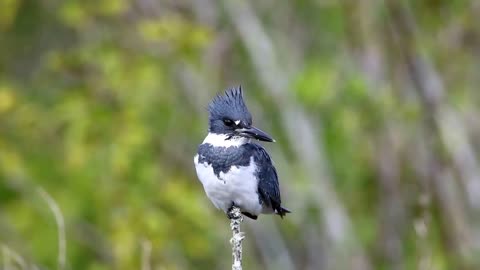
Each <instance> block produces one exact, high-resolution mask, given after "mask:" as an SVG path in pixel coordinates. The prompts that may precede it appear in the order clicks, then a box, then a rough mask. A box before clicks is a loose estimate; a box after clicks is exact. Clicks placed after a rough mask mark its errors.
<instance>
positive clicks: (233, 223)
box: [228, 206, 245, 270]
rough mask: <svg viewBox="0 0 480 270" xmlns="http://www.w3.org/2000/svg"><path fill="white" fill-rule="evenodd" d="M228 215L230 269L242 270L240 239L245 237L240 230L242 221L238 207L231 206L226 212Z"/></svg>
mask: <svg viewBox="0 0 480 270" xmlns="http://www.w3.org/2000/svg"><path fill="white" fill-rule="evenodd" d="M228 214H229V217H230V228H231V229H232V234H233V236H232V239H230V244H232V257H233V264H232V270H242V241H243V239H244V238H245V236H244V233H243V232H241V231H240V224H241V223H242V221H243V215H242V213H241V211H240V208H238V207H235V206H233V207H232V208H231V209H230V211H229V212H228Z"/></svg>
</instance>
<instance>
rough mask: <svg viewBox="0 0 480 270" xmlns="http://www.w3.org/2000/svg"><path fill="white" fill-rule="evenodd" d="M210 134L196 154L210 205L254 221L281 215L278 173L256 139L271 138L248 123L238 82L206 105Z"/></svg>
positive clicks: (283, 209) (197, 171)
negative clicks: (268, 215) (234, 210)
mask: <svg viewBox="0 0 480 270" xmlns="http://www.w3.org/2000/svg"><path fill="white" fill-rule="evenodd" d="M208 114H209V117H208V119H209V121H208V134H207V136H206V137H205V139H204V140H203V142H202V143H201V144H200V145H199V146H198V151H197V154H196V155H195V157H194V164H195V170H196V173H197V176H198V179H199V180H200V182H201V183H202V185H203V188H204V190H205V193H206V195H207V197H208V198H209V199H210V201H211V202H212V203H213V205H214V206H215V207H216V208H218V209H220V210H223V211H224V212H225V213H226V214H227V217H229V218H232V217H231V216H230V215H229V213H230V210H231V209H232V207H238V208H240V210H241V212H242V214H243V215H244V216H246V217H249V218H251V219H254V220H256V219H257V218H258V216H259V215H260V214H276V215H279V216H280V217H282V218H283V217H284V216H285V215H286V214H287V213H290V211H289V210H288V209H286V208H283V207H282V200H281V196H280V185H279V182H278V174H277V170H276V169H275V166H274V165H273V163H272V159H271V158H270V155H269V154H268V153H267V151H266V150H265V148H263V147H262V146H261V145H260V144H258V143H256V142H257V141H264V142H275V140H274V139H273V138H272V137H271V136H270V135H268V134H267V133H265V132H264V131H262V130H260V129H258V128H256V127H254V126H253V125H252V115H251V114H250V112H249V110H248V108H247V106H246V104H245V101H244V100H243V91H242V87H241V86H237V87H231V88H229V89H227V90H225V92H224V93H223V94H218V95H216V96H215V97H214V98H213V99H212V101H211V102H210V103H209V104H208Z"/></svg>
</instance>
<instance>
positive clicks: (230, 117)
mask: <svg viewBox="0 0 480 270" xmlns="http://www.w3.org/2000/svg"><path fill="white" fill-rule="evenodd" d="M208 112H209V132H210V133H215V134H220V135H226V136H227V138H229V139H230V138H234V137H243V138H248V139H256V140H260V141H266V142H274V140H273V138H272V137H271V136H270V135H268V134H267V133H265V132H263V131H261V130H260V129H258V128H256V127H254V126H252V115H251V114H250V112H249V111H248V108H247V105H245V102H244V101H243V94H242V87H241V86H239V87H233V88H230V89H227V90H226V91H225V93H224V94H223V95H217V96H216V97H215V98H214V99H213V100H212V101H211V102H210V104H209V105H208Z"/></svg>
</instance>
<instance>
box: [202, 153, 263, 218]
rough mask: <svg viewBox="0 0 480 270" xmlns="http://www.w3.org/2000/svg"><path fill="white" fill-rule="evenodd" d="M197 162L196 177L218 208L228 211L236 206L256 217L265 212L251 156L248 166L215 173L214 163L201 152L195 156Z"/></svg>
mask: <svg viewBox="0 0 480 270" xmlns="http://www.w3.org/2000/svg"><path fill="white" fill-rule="evenodd" d="M194 162H195V169H196V171H197V176H198V178H199V180H200V182H202V184H203V188H204V190H205V193H206V194H207V196H208V198H209V199H210V200H211V201H212V203H213V204H214V205H215V207H217V208H219V209H222V210H223V211H224V212H227V210H228V208H229V207H230V206H231V205H232V203H234V204H235V205H237V206H239V207H240V208H241V209H242V210H243V211H246V212H249V213H251V214H253V215H258V214H260V213H261V212H262V205H261V203H260V199H259V196H258V178H257V176H256V172H257V167H256V165H255V162H254V158H253V156H251V157H249V162H248V163H246V164H241V165H234V164H232V166H229V167H228V168H224V169H223V170H221V171H215V170H214V166H213V164H212V163H213V162H214V161H213V160H212V161H210V162H209V160H208V159H207V158H206V157H205V156H202V154H201V153H199V154H198V155H196V156H195V158H194Z"/></svg>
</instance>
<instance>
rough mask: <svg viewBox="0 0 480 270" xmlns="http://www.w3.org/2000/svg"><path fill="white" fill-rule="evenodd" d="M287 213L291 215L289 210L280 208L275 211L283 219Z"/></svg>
mask: <svg viewBox="0 0 480 270" xmlns="http://www.w3.org/2000/svg"><path fill="white" fill-rule="evenodd" d="M287 213H291V212H290V210H288V209H287V208H283V207H281V206H280V207H279V209H275V214H277V215H279V216H280V217H281V218H283V217H284V216H285V215H286V214H287Z"/></svg>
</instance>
